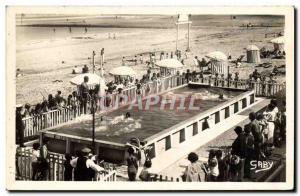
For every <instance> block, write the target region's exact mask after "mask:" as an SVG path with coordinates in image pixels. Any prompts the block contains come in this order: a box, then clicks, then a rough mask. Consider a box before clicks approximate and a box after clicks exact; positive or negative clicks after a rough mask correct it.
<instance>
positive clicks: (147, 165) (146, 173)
mask: <svg viewBox="0 0 300 196" xmlns="http://www.w3.org/2000/svg"><path fill="white" fill-rule="evenodd" d="M151 166H152V162H151V159H147V160H146V161H145V164H144V168H143V170H142V171H141V173H140V175H139V178H140V179H141V180H142V181H150V173H149V171H148V170H149V168H151Z"/></svg>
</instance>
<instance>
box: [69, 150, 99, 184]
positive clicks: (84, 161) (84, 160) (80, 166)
mask: <svg viewBox="0 0 300 196" xmlns="http://www.w3.org/2000/svg"><path fill="white" fill-rule="evenodd" d="M81 153H82V154H81V156H79V157H77V158H75V159H73V160H71V162H70V164H71V165H72V167H73V168H75V169H76V173H75V172H74V179H75V180H76V181H92V180H93V178H94V177H95V175H94V174H95V172H101V171H104V168H102V167H100V166H99V165H97V164H95V163H94V161H92V160H91V159H90V158H89V154H90V153H91V149H89V148H83V149H82V150H81Z"/></svg>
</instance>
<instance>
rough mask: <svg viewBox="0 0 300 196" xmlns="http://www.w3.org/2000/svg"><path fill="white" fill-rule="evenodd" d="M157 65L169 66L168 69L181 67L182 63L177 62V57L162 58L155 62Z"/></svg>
mask: <svg viewBox="0 0 300 196" xmlns="http://www.w3.org/2000/svg"><path fill="white" fill-rule="evenodd" d="M155 64H156V65H157V66H159V67H164V68H169V69H177V68H181V67H183V64H182V63H181V62H179V61H178V60H177V59H163V60H161V61H158V62H156V63H155Z"/></svg>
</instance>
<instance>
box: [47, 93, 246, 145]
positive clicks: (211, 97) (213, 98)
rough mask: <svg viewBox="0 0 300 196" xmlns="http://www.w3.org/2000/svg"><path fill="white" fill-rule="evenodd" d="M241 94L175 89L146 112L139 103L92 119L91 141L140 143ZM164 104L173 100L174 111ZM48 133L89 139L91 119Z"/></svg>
mask: <svg viewBox="0 0 300 196" xmlns="http://www.w3.org/2000/svg"><path fill="white" fill-rule="evenodd" d="M241 93H242V92H238V91H228V90H223V89H217V88H201V89H190V88H188V87H183V88H180V89H176V90H173V91H170V92H167V93H164V94H162V95H160V96H159V101H158V102H157V104H155V105H151V106H150V107H149V109H148V110H146V107H145V105H146V100H143V102H142V105H143V108H138V106H137V104H136V105H135V106H126V107H123V108H119V109H117V110H115V111H112V112H110V113H108V114H106V115H105V116H102V117H101V116H96V120H95V138H96V139H99V140H106V141H112V142H117V143H123V144H124V143H126V142H128V141H129V139H130V138H132V137H137V138H139V139H140V140H144V139H146V138H147V137H150V136H152V135H154V134H156V133H158V132H160V131H162V130H164V129H166V128H169V127H171V126H174V125H176V124H178V123H180V122H181V121H184V120H187V119H188V118H191V117H193V116H194V115H197V114H199V113H201V112H203V111H205V110H208V109H210V108H212V107H214V106H216V105H218V104H220V103H222V102H225V101H227V100H229V99H231V98H233V97H235V96H237V95H239V94H241ZM220 94H223V99H220ZM179 96H185V97H186V99H184V100H185V101H184V104H183V101H182V99H179V98H178V97H179ZM191 97H194V102H193V104H192V105H193V106H194V107H198V109H188V108H189V107H188V106H189V104H190V101H191ZM165 100H176V101H175V102H174V106H175V107H174V108H173V109H170V108H171V107H170V105H171V104H170V103H168V104H165V107H162V106H161V105H162V102H164V101H165ZM180 104H181V106H183V105H184V107H183V108H184V109H183V108H182V107H181V108H180V107H179V106H180ZM182 104H183V105H182ZM127 112H130V115H131V116H130V118H127V119H125V118H124V116H125V114H126V113H127ZM51 131H52V132H58V133H65V134H70V135H76V136H80V137H88V138H91V137H92V118H91V116H84V117H82V118H79V119H76V120H75V122H71V123H68V124H66V125H63V126H61V127H59V128H56V129H53V130H51Z"/></svg>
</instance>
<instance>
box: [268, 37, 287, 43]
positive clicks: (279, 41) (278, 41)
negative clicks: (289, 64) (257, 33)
mask: <svg viewBox="0 0 300 196" xmlns="http://www.w3.org/2000/svg"><path fill="white" fill-rule="evenodd" d="M270 42H271V43H273V44H284V36H281V37H277V38H275V39H272V40H271V41H270Z"/></svg>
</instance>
